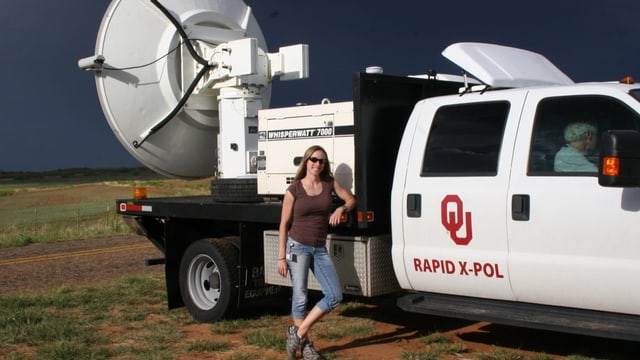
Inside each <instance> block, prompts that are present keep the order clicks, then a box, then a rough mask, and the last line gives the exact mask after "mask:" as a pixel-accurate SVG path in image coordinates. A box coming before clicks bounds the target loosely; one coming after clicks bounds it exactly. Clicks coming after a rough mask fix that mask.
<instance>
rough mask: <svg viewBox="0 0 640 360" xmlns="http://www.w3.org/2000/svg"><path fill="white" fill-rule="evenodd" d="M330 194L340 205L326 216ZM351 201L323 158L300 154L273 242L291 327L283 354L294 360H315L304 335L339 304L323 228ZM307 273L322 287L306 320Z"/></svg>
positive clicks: (311, 151) (317, 150) (318, 150)
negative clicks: (287, 288) (286, 283)
mask: <svg viewBox="0 0 640 360" xmlns="http://www.w3.org/2000/svg"><path fill="white" fill-rule="evenodd" d="M332 193H335V194H336V195H337V196H338V197H339V198H340V199H342V200H343V201H344V202H345V203H344V205H343V206H341V207H338V208H337V209H336V210H335V211H333V212H331V203H332ZM355 205H356V199H355V198H354V196H353V195H352V194H351V192H350V191H349V190H348V189H345V188H344V187H343V186H342V185H340V184H339V183H338V182H337V181H335V179H334V178H333V175H332V173H331V169H330V166H329V163H328V158H327V152H326V151H325V150H324V149H323V148H322V147H320V146H317V145H315V146H312V147H310V148H308V149H307V151H305V153H304V157H303V161H302V162H301V163H300V166H299V167H298V171H297V173H296V176H295V178H294V182H293V183H292V184H291V185H290V186H289V187H288V188H287V191H286V193H285V195H284V199H283V202H282V216H281V219H280V229H279V230H280V232H279V239H278V264H277V266H278V273H279V274H280V275H281V276H283V277H286V276H287V269H288V270H289V273H290V275H291V285H292V288H293V298H292V301H291V315H292V317H293V325H289V326H287V329H286V333H287V354H288V355H289V359H295V358H296V353H297V351H298V349H299V348H301V349H302V355H303V357H304V358H305V359H320V355H319V354H318V353H317V352H316V350H315V349H314V347H313V343H312V342H311V341H310V340H309V338H308V337H307V333H308V332H309V329H310V328H311V326H313V324H315V323H316V322H317V321H318V320H319V319H320V318H322V317H323V316H324V315H325V314H326V313H328V312H329V311H331V310H333V309H334V308H335V307H336V306H338V304H339V303H340V301H342V291H341V289H340V282H339V280H338V275H337V273H336V270H335V268H334V266H333V263H332V262H331V258H330V256H329V253H328V251H327V248H326V246H325V243H326V238H327V224H328V225H331V226H336V225H338V224H339V223H340V217H341V216H342V214H346V213H347V212H349V211H351V210H352V209H353V208H354V207H355ZM309 270H311V271H312V272H313V274H314V275H315V277H316V279H317V280H318V283H320V286H321V287H322V293H323V295H324V297H323V298H322V299H320V300H319V301H318V302H317V303H316V304H315V306H314V307H313V308H312V309H311V311H310V312H309V313H308V314H307V312H306V305H307V292H308V288H307V283H308V279H309Z"/></svg>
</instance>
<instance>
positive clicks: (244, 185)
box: [211, 178, 263, 202]
mask: <svg viewBox="0 0 640 360" xmlns="http://www.w3.org/2000/svg"><path fill="white" fill-rule="evenodd" d="M211 197H212V198H213V200H215V201H218V202H262V201H263V199H262V196H259V195H258V179H255V178H246V179H245V178H240V179H213V180H211Z"/></svg>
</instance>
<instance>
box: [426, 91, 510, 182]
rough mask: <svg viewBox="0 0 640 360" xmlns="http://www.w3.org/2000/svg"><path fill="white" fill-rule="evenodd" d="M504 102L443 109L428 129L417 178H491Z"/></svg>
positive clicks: (499, 142)
mask: <svg viewBox="0 0 640 360" xmlns="http://www.w3.org/2000/svg"><path fill="white" fill-rule="evenodd" d="M508 114H509V103H508V102H506V101H500V102H488V103H476V104H461V105H449V106H443V107H442V108H440V109H438V111H437V112H436V114H435V117H434V119H433V123H432V125H431V131H430V132H429V138H428V140H427V146H426V150H425V154H424V157H423V163H422V171H421V173H420V175H421V176H423V177H426V176H495V175H496V174H497V172H498V157H499V154H500V146H501V145H502V135H503V133H504V127H505V124H506V122H507V116H508Z"/></svg>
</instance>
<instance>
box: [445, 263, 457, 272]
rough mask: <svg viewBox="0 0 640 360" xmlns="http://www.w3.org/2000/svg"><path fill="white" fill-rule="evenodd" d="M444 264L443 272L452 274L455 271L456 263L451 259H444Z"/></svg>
mask: <svg viewBox="0 0 640 360" xmlns="http://www.w3.org/2000/svg"><path fill="white" fill-rule="evenodd" d="M444 264H445V272H446V273H447V274H453V273H454V272H456V264H454V263H453V261H451V260H446V261H445V262H444Z"/></svg>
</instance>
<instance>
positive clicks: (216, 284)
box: [187, 254, 221, 310]
mask: <svg viewBox="0 0 640 360" xmlns="http://www.w3.org/2000/svg"><path fill="white" fill-rule="evenodd" d="M187 275H188V279H189V280H188V281H189V296H190V297H191V299H192V300H193V303H194V304H195V305H196V306H197V307H199V308H200V309H203V310H211V309H213V308H214V307H215V306H216V305H217V304H218V301H219V300H220V293H221V289H220V284H221V278H220V269H219V268H218V265H217V264H216V263H215V262H214V261H213V259H212V258H211V257H210V256H208V255H204V254H200V255H198V256H196V257H195V258H193V259H192V260H191V262H190V263H189V269H188V273H187Z"/></svg>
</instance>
